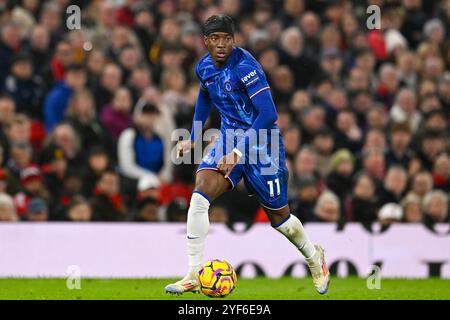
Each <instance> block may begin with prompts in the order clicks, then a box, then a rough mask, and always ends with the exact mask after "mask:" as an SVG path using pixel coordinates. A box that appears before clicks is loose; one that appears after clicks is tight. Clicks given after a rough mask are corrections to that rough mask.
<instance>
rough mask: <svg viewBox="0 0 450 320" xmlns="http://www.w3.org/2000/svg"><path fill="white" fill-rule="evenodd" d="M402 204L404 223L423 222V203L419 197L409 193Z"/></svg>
mask: <svg viewBox="0 0 450 320" xmlns="http://www.w3.org/2000/svg"><path fill="white" fill-rule="evenodd" d="M400 204H401V206H402V209H403V221H404V222H416V223H417V222H422V220H423V212H422V202H421V200H420V198H419V197H418V196H417V195H415V194H413V193H409V194H408V195H406V197H405V198H403V200H402V201H401V203H400Z"/></svg>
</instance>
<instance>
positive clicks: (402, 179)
mask: <svg viewBox="0 0 450 320" xmlns="http://www.w3.org/2000/svg"><path fill="white" fill-rule="evenodd" d="M406 183H407V173H406V171H405V169H403V167H401V166H392V167H390V168H389V170H388V171H387V173H386V176H385V177H384V184H383V187H382V188H381V190H380V191H379V195H378V198H379V200H378V203H379V205H380V206H382V205H384V204H386V203H390V202H393V203H400V200H401V198H402V197H403V194H404V192H405V189H406Z"/></svg>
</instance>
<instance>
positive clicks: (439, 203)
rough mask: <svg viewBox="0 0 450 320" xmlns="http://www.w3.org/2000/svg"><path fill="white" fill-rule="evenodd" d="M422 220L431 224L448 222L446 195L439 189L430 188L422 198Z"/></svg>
mask: <svg viewBox="0 0 450 320" xmlns="http://www.w3.org/2000/svg"><path fill="white" fill-rule="evenodd" d="M423 211H424V222H425V223H426V224H433V223H438V222H448V221H449V212H448V195H447V194H445V193H444V192H443V191H441V190H432V191H430V192H428V193H427V194H426V195H425V197H424V198H423Z"/></svg>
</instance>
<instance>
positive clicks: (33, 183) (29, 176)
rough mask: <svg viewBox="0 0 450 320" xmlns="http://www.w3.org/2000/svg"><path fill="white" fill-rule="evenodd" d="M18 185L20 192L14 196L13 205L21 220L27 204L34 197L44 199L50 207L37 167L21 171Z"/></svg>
mask: <svg viewBox="0 0 450 320" xmlns="http://www.w3.org/2000/svg"><path fill="white" fill-rule="evenodd" d="M20 183H21V185H22V191H21V192H19V193H17V194H16V195H15V196H14V203H15V206H16V208H17V214H18V215H19V217H20V218H21V219H25V218H26V214H27V212H28V206H29V203H30V201H31V199H33V198H35V197H38V198H41V199H44V200H45V201H46V203H47V205H48V206H50V205H51V198H50V194H49V192H48V191H47V189H46V187H45V185H44V183H43V177H42V173H41V170H39V168H38V167H36V166H29V167H27V168H25V169H23V170H22V172H21V174H20Z"/></svg>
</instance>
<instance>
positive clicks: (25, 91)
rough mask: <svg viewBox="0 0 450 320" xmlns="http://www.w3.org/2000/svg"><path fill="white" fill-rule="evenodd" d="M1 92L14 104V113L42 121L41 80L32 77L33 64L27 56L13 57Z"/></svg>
mask: <svg viewBox="0 0 450 320" xmlns="http://www.w3.org/2000/svg"><path fill="white" fill-rule="evenodd" d="M2 88H3V89H2V91H4V92H6V93H7V94H9V95H10V96H11V97H12V98H13V99H14V101H15V102H16V111H17V112H21V113H24V114H26V115H28V116H30V117H31V118H34V119H42V110H41V105H42V102H43V99H44V95H45V85H44V82H43V79H42V78H41V77H40V76H38V75H33V64H32V60H31V56H30V55H28V54H18V55H15V56H14V58H13V59H12V61H11V72H10V74H9V75H8V76H7V77H6V79H5V83H4V84H3V85H2Z"/></svg>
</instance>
